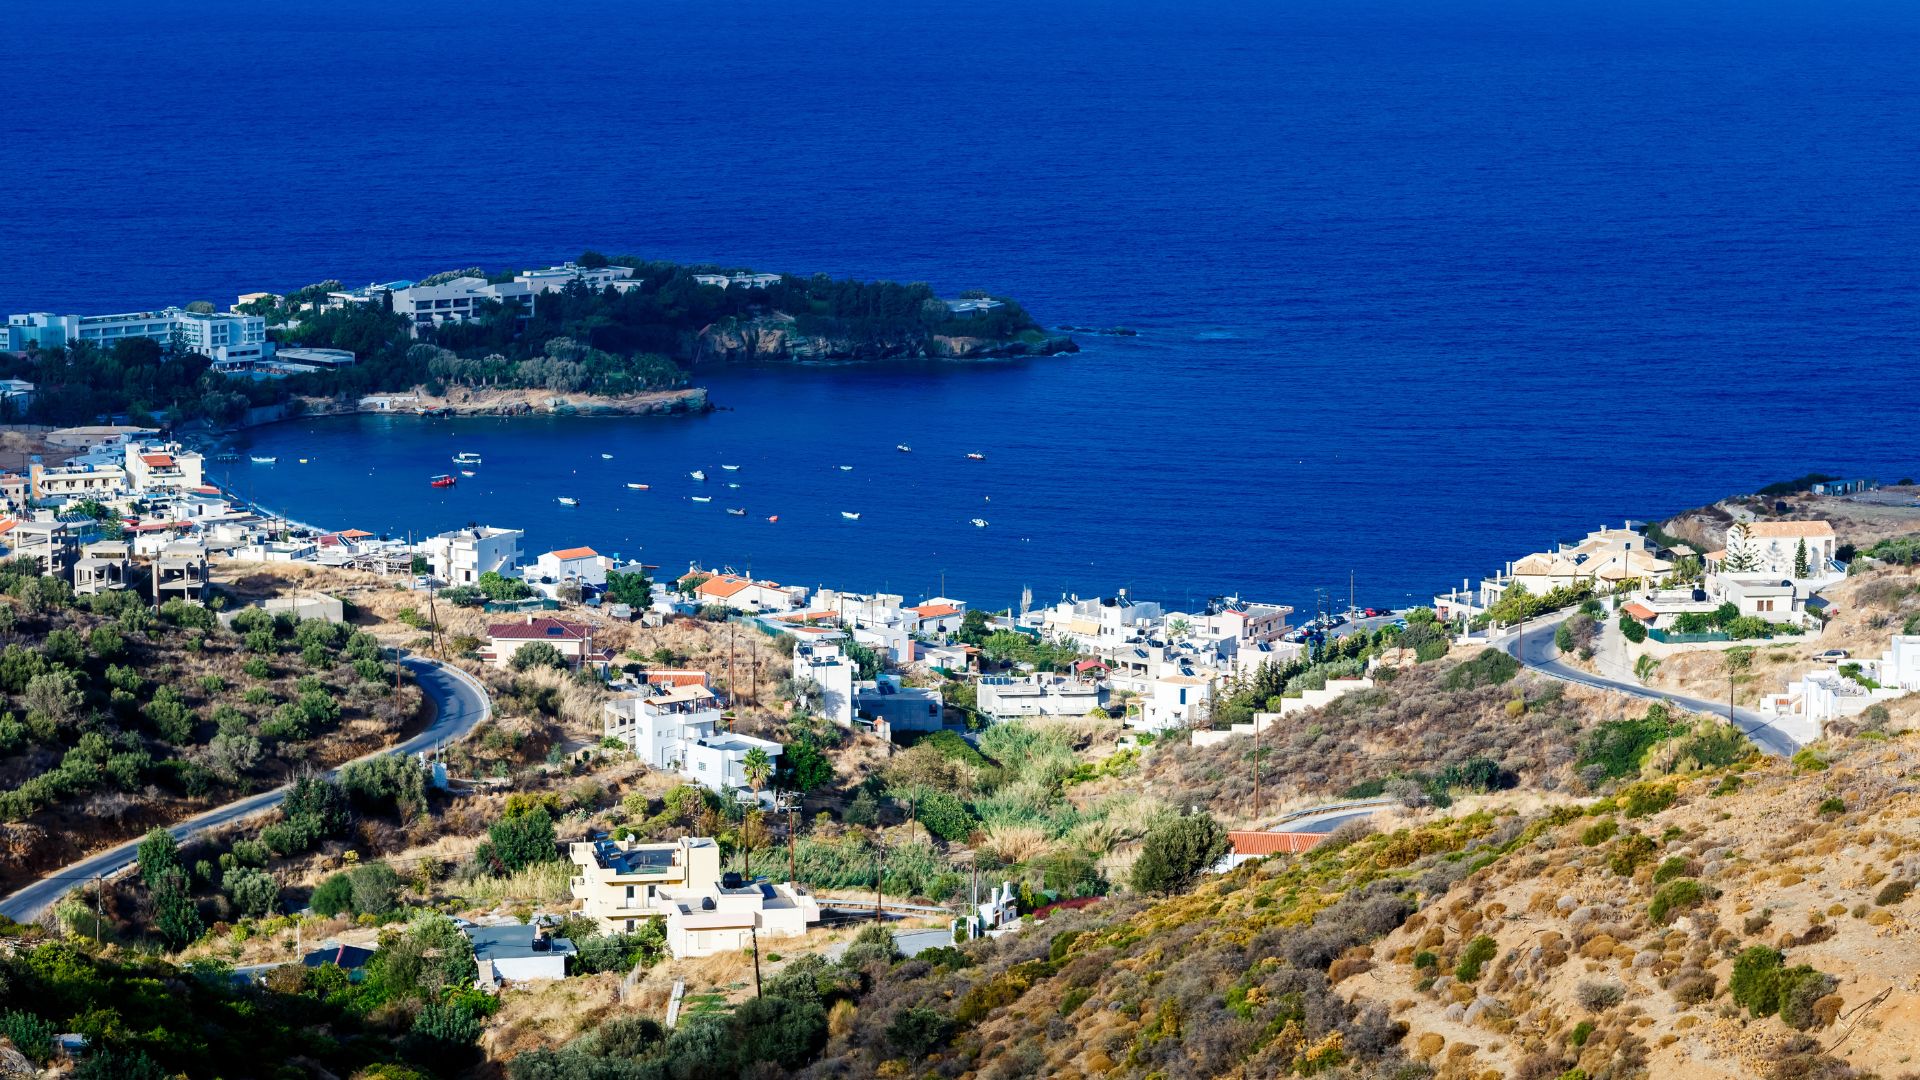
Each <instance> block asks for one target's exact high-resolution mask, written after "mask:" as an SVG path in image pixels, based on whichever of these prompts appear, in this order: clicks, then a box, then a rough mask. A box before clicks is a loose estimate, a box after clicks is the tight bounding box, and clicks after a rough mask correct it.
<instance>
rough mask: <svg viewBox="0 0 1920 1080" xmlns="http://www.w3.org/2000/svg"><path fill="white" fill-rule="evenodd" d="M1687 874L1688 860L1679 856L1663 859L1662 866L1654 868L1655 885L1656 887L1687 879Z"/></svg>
mask: <svg viewBox="0 0 1920 1080" xmlns="http://www.w3.org/2000/svg"><path fill="white" fill-rule="evenodd" d="M1686 873H1687V860H1685V859H1683V858H1681V857H1680V856H1678V855H1673V856H1669V857H1667V858H1665V859H1662V860H1661V861H1660V865H1659V866H1657V867H1655V868H1654V870H1653V883H1654V884H1655V885H1665V884H1666V883H1667V882H1669V881H1672V880H1673V879H1675V878H1678V877H1685V876H1686Z"/></svg>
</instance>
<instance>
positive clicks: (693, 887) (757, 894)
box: [568, 836, 820, 960]
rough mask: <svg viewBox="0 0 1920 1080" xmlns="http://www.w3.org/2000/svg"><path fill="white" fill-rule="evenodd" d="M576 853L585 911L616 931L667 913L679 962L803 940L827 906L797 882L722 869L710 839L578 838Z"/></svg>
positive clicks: (574, 883)
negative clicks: (768, 941)
mask: <svg viewBox="0 0 1920 1080" xmlns="http://www.w3.org/2000/svg"><path fill="white" fill-rule="evenodd" d="M568 858H569V859H570V860H571V861H572V862H573V864H574V866H575V868H576V869H577V871H578V872H577V874H576V875H575V877H574V878H573V879H572V880H571V882H570V886H571V889H572V892H573V895H574V896H575V897H576V898H578V899H579V900H580V910H581V913H582V914H584V915H586V916H588V917H589V918H592V919H593V920H595V921H596V922H597V923H599V925H600V927H601V928H602V929H603V930H606V931H608V932H610V933H627V932H631V931H633V930H635V929H637V928H638V926H639V924H640V922H641V921H642V920H644V919H651V918H662V919H664V920H665V922H666V932H667V947H668V949H670V950H671V951H672V952H673V955H674V957H675V959H682V960H684V959H687V958H689V957H698V956H712V955H714V954H716V953H723V952H738V951H740V950H741V949H745V948H749V947H750V946H751V945H752V943H753V940H754V939H755V937H761V938H783V937H799V936H800V935H802V934H804V933H806V932H807V927H808V926H809V925H810V924H812V923H816V922H819V921H820V905H819V903H818V902H817V901H816V900H814V898H813V897H812V896H810V895H808V894H807V893H804V892H802V891H800V889H799V888H798V887H796V886H795V885H794V883H792V882H787V883H784V884H776V883H772V882H766V881H745V880H742V879H741V878H740V877H739V876H738V875H735V874H727V873H722V872H721V870H720V847H719V845H718V844H716V843H714V841H713V840H712V839H710V838H708V837H704V836H694V837H682V838H681V839H679V840H676V841H673V842H671V843H664V844H643V843H636V842H634V841H615V840H600V841H595V842H590V843H589V842H583V843H576V844H573V845H572V846H571V847H570V848H569V849H568Z"/></svg>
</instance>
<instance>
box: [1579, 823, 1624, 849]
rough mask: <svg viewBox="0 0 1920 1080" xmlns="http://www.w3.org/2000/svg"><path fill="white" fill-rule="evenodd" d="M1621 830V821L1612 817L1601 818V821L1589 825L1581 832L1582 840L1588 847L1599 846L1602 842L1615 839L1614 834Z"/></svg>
mask: <svg viewBox="0 0 1920 1080" xmlns="http://www.w3.org/2000/svg"><path fill="white" fill-rule="evenodd" d="M1619 831H1620V823H1619V822H1617V821H1615V820H1613V819H1612V818H1610V817H1609V818H1601V819H1600V820H1599V821H1596V822H1594V823H1593V824H1591V825H1589V826H1587V827H1586V829H1584V830H1583V831H1582V832H1581V833H1580V842H1581V843H1582V844H1585V845H1586V846H1587V847H1599V846H1600V845H1601V844H1604V843H1606V842H1607V841H1609V840H1611V839H1613V834H1614V833H1617V832H1619Z"/></svg>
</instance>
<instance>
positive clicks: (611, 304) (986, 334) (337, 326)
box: [0, 252, 1078, 426]
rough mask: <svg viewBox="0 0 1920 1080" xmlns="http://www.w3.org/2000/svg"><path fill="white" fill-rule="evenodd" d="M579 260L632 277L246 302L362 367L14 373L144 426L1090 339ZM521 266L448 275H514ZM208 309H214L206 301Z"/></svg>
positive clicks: (878, 287) (673, 387) (163, 356)
mask: <svg viewBox="0 0 1920 1080" xmlns="http://www.w3.org/2000/svg"><path fill="white" fill-rule="evenodd" d="M576 265H577V266H579V267H582V268H587V269H603V268H608V267H625V268H628V269H630V270H631V273H630V274H629V275H627V276H625V277H624V278H622V279H621V280H620V281H619V282H618V287H615V286H614V285H608V286H606V287H605V288H595V287H592V286H590V285H588V284H586V283H585V282H583V281H580V280H574V281H571V282H569V283H568V284H566V285H565V286H564V287H560V288H553V289H549V291H545V292H540V293H538V294H537V295H535V296H533V297H531V298H530V302H529V300H526V299H523V300H520V301H512V300H508V301H498V300H488V299H482V300H477V301H476V302H475V304H474V306H473V307H472V309H471V312H472V313H471V315H469V316H467V317H465V318H464V319H462V320H460V321H443V322H440V323H438V324H437V325H436V324H421V325H416V324H415V322H414V320H413V319H412V318H411V317H409V316H408V315H407V314H406V313H403V312H396V311H395V310H393V300H392V294H391V293H387V292H381V291H377V290H376V291H373V292H371V293H368V294H367V296H366V298H364V299H363V300H361V301H360V302H342V301H341V300H340V296H341V295H342V294H343V287H342V285H341V283H340V282H338V281H323V282H319V283H316V284H313V285H308V286H306V287H304V288H300V289H296V290H294V291H292V292H290V293H287V294H286V295H284V296H280V295H274V294H259V295H258V296H256V297H255V298H254V299H253V300H251V301H250V302H248V303H246V304H243V305H240V306H239V307H237V308H236V309H235V310H236V311H237V312H239V313H241V314H249V315H259V316H262V317H263V318H265V320H266V323H267V327H268V333H269V336H270V337H272V338H273V339H274V341H276V342H277V343H279V344H280V345H282V346H288V347H292V346H304V347H317V348H331V349H345V350H349V351H351V352H352V353H354V355H355V357H356V360H355V362H354V363H353V364H351V365H344V366H341V367H337V368H329V369H325V370H320V371H314V372H310V373H303V374H295V375H292V376H290V377H286V378H273V379H258V378H245V377H233V376H230V375H228V374H223V373H221V372H219V371H215V370H213V368H212V365H211V364H210V362H209V360H208V359H207V358H206V357H203V356H197V355H194V354H192V353H191V352H188V351H185V350H183V349H180V348H177V347H176V348H169V347H168V346H167V345H166V344H163V343H161V342H157V341H153V340H150V339H147V338H138V337H136V338H128V339H125V340H121V341H117V342H114V343H113V344H112V345H111V346H100V345H97V344H94V343H92V342H74V343H72V344H69V345H67V346H66V347H63V348H57V349H47V350H40V349H32V350H29V351H27V352H24V353H20V354H0V376H4V377H10V378H20V379H26V380H29V381H31V382H33V383H35V384H36V386H37V387H38V388H39V389H38V393H37V396H36V399H35V403H34V407H33V411H32V415H31V417H30V418H31V419H34V420H39V421H42V422H47V423H56V424H70V423H83V422H88V421H92V420H94V419H96V418H99V417H103V416H111V415H119V416H126V417H128V418H129V419H130V420H132V421H133V422H136V423H145V422H155V423H164V424H179V423H184V422H188V421H193V420H205V421H206V422H208V423H209V424H212V425H215V426H227V425H232V424H236V423H241V422H244V420H245V419H246V417H247V416H248V414H249V410H250V409H255V408H260V407H264V406H277V405H284V406H291V411H293V412H296V413H297V412H300V411H303V410H304V409H307V408H311V407H316V406H317V407H320V408H326V407H327V403H333V404H334V407H336V408H337V407H349V406H348V403H351V402H355V401H357V399H358V398H359V397H361V396H363V395H368V394H381V393H398V392H408V391H415V390H420V391H424V393H425V394H426V395H427V396H428V397H430V398H439V397H441V396H443V395H446V394H447V393H448V392H449V391H452V392H454V393H467V394H472V393H476V392H480V391H508V392H510V391H523V392H541V393H546V394H568V395H584V396H586V397H589V398H595V399H603V400H607V401H612V400H615V399H633V398H635V397H636V396H641V395H648V396H651V397H653V398H655V399H657V400H654V401H653V402H651V406H653V407H658V408H660V409H662V410H666V411H672V410H683V409H689V408H704V407H705V396H704V395H703V394H701V393H700V392H698V391H696V390H690V389H688V387H689V386H690V384H691V381H692V373H693V372H695V371H696V370H698V369H699V368H701V367H704V366H711V365H715V364H725V363H740V362H755V363H767V362H771V363H782V362H785V363H793V362H835V363H850V362H868V361H879V360H897V359H978V358H985V357H1012V356H1030V355H1050V354H1054V353H1061V352H1073V351H1077V348H1078V347H1077V346H1076V345H1075V344H1074V342H1073V340H1072V339H1071V338H1070V337H1065V336H1056V335H1051V334H1049V333H1047V332H1046V331H1045V330H1043V329H1042V328H1041V326H1040V325H1039V324H1038V323H1037V322H1035V321H1034V320H1033V318H1032V317H1030V316H1029V315H1028V314H1027V312H1026V311H1025V309H1023V308H1022V307H1021V306H1020V305H1019V304H1018V303H1016V302H1015V301H1013V300H1010V299H1007V298H1004V297H989V296H987V295H986V294H984V293H978V292H970V293H968V294H966V295H965V296H964V297H963V298H962V301H966V302H956V303H950V302H949V301H947V300H943V299H941V298H940V297H938V296H936V295H935V294H934V292H933V290H932V289H931V288H930V287H929V286H927V285H925V284H920V283H914V284H899V283H896V282H887V281H881V282H861V281H852V280H836V279H834V278H832V277H829V276H827V275H825V274H816V275H814V276H812V277H798V276H794V275H773V274H750V273H745V272H740V271H729V270H722V269H719V268H714V267H705V266H685V265H680V264H676V263H670V262H659V261H649V260H644V259H638V258H634V257H630V256H618V257H612V258H609V257H607V256H604V255H601V254H598V253H595V252H586V253H585V254H583V255H581V256H580V258H579V260H578V262H577V264H576ZM514 276H515V275H514V272H513V271H511V270H508V271H503V272H498V273H494V272H489V271H486V270H484V269H481V268H471V269H465V270H455V271H448V272H446V273H441V274H435V275H432V276H431V277H428V278H425V279H423V280H422V281H421V282H420V283H419V284H421V285H431V284H444V283H446V282H449V281H455V280H458V279H461V278H480V279H484V280H485V281H486V282H489V283H501V282H509V281H512V280H513V279H514ZM193 306H194V307H195V308H199V309H205V310H211V307H212V305H211V304H207V303H205V302H204V301H203V302H199V303H196V304H195V305H193Z"/></svg>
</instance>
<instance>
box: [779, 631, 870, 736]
mask: <svg viewBox="0 0 1920 1080" xmlns="http://www.w3.org/2000/svg"><path fill="white" fill-rule="evenodd" d="M858 678H859V672H858V670H857V668H856V666H855V665H854V662H853V661H852V660H851V659H848V657H847V655H846V653H845V652H843V651H842V650H841V648H840V646H839V644H838V643H836V642H832V641H802V642H800V644H798V645H796V646H794V650H793V681H794V682H796V683H801V682H810V683H814V684H815V685H817V686H819V687H820V699H821V700H820V715H822V716H825V717H826V718H827V719H829V720H832V721H833V722H834V723H836V724H839V725H840V726H841V727H852V726H853V695H854V689H853V685H854V683H855V682H856V681H857V680H858Z"/></svg>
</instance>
